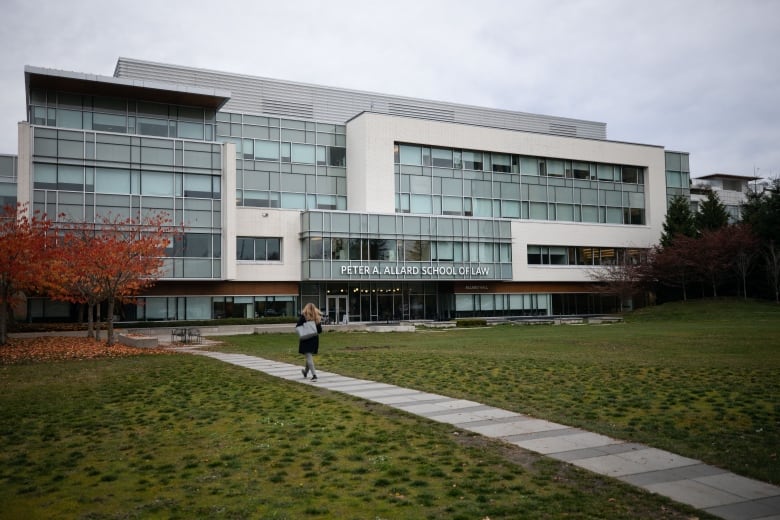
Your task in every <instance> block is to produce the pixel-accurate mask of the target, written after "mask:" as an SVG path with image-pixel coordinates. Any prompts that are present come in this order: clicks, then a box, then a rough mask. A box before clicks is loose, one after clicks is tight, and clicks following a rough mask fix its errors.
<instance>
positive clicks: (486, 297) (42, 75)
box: [0, 58, 690, 322]
mask: <svg viewBox="0 0 780 520" xmlns="http://www.w3.org/2000/svg"><path fill="white" fill-rule="evenodd" d="M25 82H26V92H27V99H26V103H27V109H28V110H27V113H28V119H27V121H25V122H22V123H20V124H19V153H18V159H17V158H15V157H10V158H1V157H0V190H2V189H3V187H4V186H6V187H7V186H8V185H13V186H14V187H15V191H14V193H15V198H14V193H12V190H10V189H6V190H5V191H0V197H5V198H4V200H9V201H10V200H12V199H14V200H18V201H19V202H29V203H30V204H31V205H32V207H33V208H34V209H35V210H40V211H43V212H45V213H46V214H48V215H49V216H52V215H60V214H65V215H66V218H69V219H78V220H82V219H83V220H87V221H92V220H94V219H95V218H96V217H97V216H99V215H104V214H107V213H109V212H110V213H111V214H114V215H117V214H119V215H125V216H133V215H138V214H144V213H146V212H157V211H164V212H166V213H168V214H169V215H170V217H171V218H172V220H173V221H174V222H175V223H176V224H181V225H182V226H184V229H185V233H184V239H183V240H182V242H181V244H180V245H176V246H175V247H172V248H171V250H170V251H169V255H168V257H167V259H166V271H165V276H164V277H163V279H162V280H160V281H159V282H158V283H157V284H156V285H155V286H154V287H153V288H152V289H150V290H149V291H148V292H147V293H145V294H143V295H141V296H142V297H141V298H140V303H139V304H138V305H130V306H126V307H125V308H124V309H123V315H122V316H121V317H120V318H121V319H123V320H184V319H217V318H222V317H256V316H269V315H270V316H275V315H295V314H297V313H298V312H299V309H300V308H301V307H302V306H303V305H304V304H305V303H307V302H310V301H311V302H314V303H315V304H316V305H318V306H319V307H320V308H322V309H323V310H324V311H325V312H326V313H327V315H328V316H329V317H330V318H331V320H332V321H333V322H339V321H346V320H349V321H385V320H432V319H448V318H453V317H465V316H524V315H565V314H590V313H602V312H612V311H615V310H619V309H618V308H617V306H619V302H617V301H616V300H615V299H614V298H610V297H605V296H603V295H600V294H598V293H596V292H594V291H593V289H592V281H591V278H590V276H589V273H590V272H591V271H592V270H593V269H598V266H600V265H604V264H611V263H615V262H623V261H631V259H632V258H636V257H638V256H639V255H641V254H642V253H643V251H644V250H645V249H646V248H649V247H650V246H652V245H653V244H655V243H657V242H658V240H659V237H660V234H661V228H662V223H663V221H664V218H665V214H666V203H667V200H668V199H669V198H670V197H672V196H674V195H685V196H687V195H688V194H689V185H690V169H689V163H688V155H687V153H684V152H674V151H667V150H665V149H664V148H663V147H661V146H656V145H647V144H636V143H625V142H616V141H610V140H608V139H607V136H606V125H605V124H604V123H599V122H592V121H583V120H577V119H568V118H561V117H552V116H545V115H538V114H529V113H522V112H513V111H507V110H497V109H490V108H482V107H474V106H467V105H460V104H454V103H445V102H438V101H429V100H421V99H413V98H406V97H399V96H390V95H384V94H375V93H370V92H361V91H353V90H347V89H341V88H331V87H324V86H317V85H308V84H302V83H293V82H287V81H280V80H274V79H267V78H259V77H252V76H246V75H240V74H230V73H224V72H217V71H210V70H202V69H194V68H189V67H181V66H176V65H167V64H160V63H151V62H146V61H139V60H132V59H125V58H120V59H119V60H118V63H117V66H116V70H115V73H114V76H113V77H105V76H96V75H92V74H82V73H74V72H65V71H59V70H52V69H42V68H37V67H30V66H28V67H26V69H25ZM8 161H10V163H9V164H10V170H13V173H11V174H10V175H9V174H7V173H3V172H6V171H7V170H9V167H8V164H6V163H7V162H8ZM8 179H10V180H8ZM6 192H8V193H6ZM28 307H29V317H30V319H35V320H44V319H52V320H54V319H68V318H72V317H73V316H74V311H73V309H72V308H71V306H70V305H66V304H61V303H57V302H52V301H49V300H47V299H31V300H30V302H29V306H28Z"/></svg>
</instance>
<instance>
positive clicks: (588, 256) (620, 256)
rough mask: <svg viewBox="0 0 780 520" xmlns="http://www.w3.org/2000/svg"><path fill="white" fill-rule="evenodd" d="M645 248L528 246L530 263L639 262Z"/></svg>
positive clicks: (611, 263) (598, 263)
mask: <svg viewBox="0 0 780 520" xmlns="http://www.w3.org/2000/svg"><path fill="white" fill-rule="evenodd" d="M646 254H647V252H646V251H645V250H644V249H634V248H615V247H586V246H541V245H529V246H528V265H614V264H622V263H626V262H627V263H629V264H637V263H639V262H640V261H641V260H642V259H643V258H644V257H645V255H646Z"/></svg>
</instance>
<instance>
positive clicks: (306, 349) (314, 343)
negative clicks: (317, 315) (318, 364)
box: [295, 314, 322, 354]
mask: <svg viewBox="0 0 780 520" xmlns="http://www.w3.org/2000/svg"><path fill="white" fill-rule="evenodd" d="M305 321H306V318H304V317H303V314H301V315H300V317H299V318H298V323H296V324H295V326H296V327H297V326H298V325H303V322H305ZM320 334H322V325H321V324H319V323H318V324H317V335H316V336H312V337H311V338H308V339H302V340H300V341H299V343H298V354H316V353H317V351H318V350H319V349H320Z"/></svg>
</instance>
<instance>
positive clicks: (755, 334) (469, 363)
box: [220, 300, 780, 484]
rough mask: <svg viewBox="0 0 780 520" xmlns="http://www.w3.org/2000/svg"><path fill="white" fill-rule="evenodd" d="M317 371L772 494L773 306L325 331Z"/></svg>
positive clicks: (778, 466)
mask: <svg viewBox="0 0 780 520" xmlns="http://www.w3.org/2000/svg"><path fill="white" fill-rule="evenodd" d="M228 341H229V343H230V345H231V346H230V347H229V349H230V350H233V351H240V352H245V353H249V354H255V355H259V356H263V357H267V358H272V359H278V360H283V361H288V362H298V363H299V362H300V359H299V358H300V356H299V355H298V354H297V351H296V340H295V337H294V336H293V335H292V334H288V335H269V336H265V335H257V336H244V337H238V336H236V337H232V338H229V340H228ZM227 349H228V347H227V346H223V347H220V350H227ZM317 362H318V366H319V367H320V368H322V369H324V370H328V371H333V372H337V373H340V374H343V375H349V376H354V377H360V378H367V379H371V380H376V381H382V382H386V383H392V384H397V385H401V386H407V387H411V388H416V389H420V390H427V391H432V392H436V393H440V394H444V395H449V396H452V397H460V398H465V399H471V400H475V401H479V402H482V403H485V404H490V405H493V406H498V407H501V408H506V409H509V410H513V411H516V412H521V413H526V414H529V415H532V416H535V417H538V418H543V419H548V420H551V421H555V422H559V423H563V424H567V425H570V426H576V427H580V428H584V429H588V430H592V431H596V432H599V433H602V434H605V435H609V436H613V437H617V438H620V439H625V440H629V441H635V442H641V443H645V444H649V445H651V446H654V447H658V448H662V449H666V450H669V451H672V452H675V453H678V454H681V455H684V456H688V457H692V458H696V459H699V460H703V461H705V462H707V463H709V464H713V465H716V466H720V467H723V468H726V469H729V470H731V471H733V472H735V473H738V474H742V475H745V476H748V477H753V478H756V479H759V480H764V481H767V482H771V483H774V484H780V463H778V449H780V306H777V305H775V304H771V303H764V302H743V301H739V300H718V301H699V302H688V303H684V304H683V303H679V304H666V305H662V306H658V307H654V308H648V309H643V310H641V311H637V312H635V313H633V314H632V315H630V316H628V317H627V319H626V322H625V323H622V324H613V325H598V326H596V325H586V326H578V325H567V326H519V325H514V326H513V325H502V326H496V327H489V328H482V329H475V330H461V329H458V330H447V331H439V330H430V331H424V332H420V331H418V332H415V333H394V334H366V333H328V334H326V335H325V336H324V337H323V338H322V340H321V349H320V356H319V357H318V359H317Z"/></svg>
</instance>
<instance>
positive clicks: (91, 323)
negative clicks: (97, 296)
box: [86, 302, 95, 339]
mask: <svg viewBox="0 0 780 520" xmlns="http://www.w3.org/2000/svg"><path fill="white" fill-rule="evenodd" d="M86 305H87V337H88V338H93V339H94V337H95V318H94V312H95V304H94V303H91V302H87V304H86Z"/></svg>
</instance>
